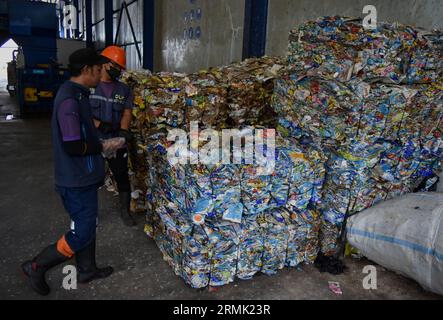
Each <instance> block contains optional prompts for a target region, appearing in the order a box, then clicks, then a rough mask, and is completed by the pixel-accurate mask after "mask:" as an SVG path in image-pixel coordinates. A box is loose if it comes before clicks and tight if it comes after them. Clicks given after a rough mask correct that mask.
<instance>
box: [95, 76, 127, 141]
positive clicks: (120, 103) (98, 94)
mask: <svg viewBox="0 0 443 320" xmlns="http://www.w3.org/2000/svg"><path fill="white" fill-rule="evenodd" d="M130 90H131V89H130V88H129V87H128V86H127V85H125V84H123V83H121V82H119V83H116V85H115V88H114V91H113V92H112V95H111V97H110V98H108V97H107V96H106V95H105V93H104V92H103V91H102V88H101V86H100V84H99V85H98V86H97V88H95V90H94V92H93V93H92V94H91V96H90V101H91V107H92V113H93V115H94V117H95V118H97V119H98V120H100V121H103V122H108V123H112V125H113V127H114V130H115V132H114V133H111V134H108V135H104V134H103V133H101V132H99V136H100V138H102V139H110V138H114V137H117V136H118V130H119V129H120V123H121V120H122V115H123V110H124V107H125V104H126V101H127V99H128V97H129V95H130V93H131V91H130Z"/></svg>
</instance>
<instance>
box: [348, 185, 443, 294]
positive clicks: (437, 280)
mask: <svg viewBox="0 0 443 320" xmlns="http://www.w3.org/2000/svg"><path fill="white" fill-rule="evenodd" d="M347 232H348V241H349V243H350V244H351V245H352V246H354V247H355V248H357V249H359V250H360V251H361V253H362V254H363V255H364V256H366V257H367V258H368V259H370V260H372V261H374V262H376V263H378V264H380V265H381V266H384V267H385V268H387V269H390V270H393V271H396V272H398V273H400V274H402V275H404V276H406V277H409V278H412V279H414V280H416V281H417V282H418V283H420V284H421V285H422V286H423V287H424V288H425V289H427V290H429V291H433V292H435V293H439V294H442V295H443V193H414V194H408V195H406V196H403V197H400V198H397V199H394V200H389V201H386V202H382V203H380V204H378V205H376V206H374V207H372V208H370V209H367V210H365V211H362V212H361V213H359V214H357V215H355V216H353V217H351V218H349V220H348V226H347Z"/></svg>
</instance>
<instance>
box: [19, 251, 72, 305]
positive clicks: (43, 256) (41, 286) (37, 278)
mask: <svg viewBox="0 0 443 320" xmlns="http://www.w3.org/2000/svg"><path fill="white" fill-rule="evenodd" d="M68 260H69V258H68V257H65V256H64V255H62V254H61V253H60V252H58V250H57V245H55V244H53V245H50V246H49V247H46V248H45V249H44V250H43V251H42V252H41V253H40V254H39V255H38V256H36V257H35V258H34V259H33V260H32V261H26V262H25V263H23V264H22V270H23V272H24V274H25V275H26V277H27V278H28V281H29V284H30V285H31V287H32V289H34V291H35V292H37V293H38V294H41V295H42V296H47V295H48V294H49V292H50V291H51V289H50V288H49V286H48V284H47V283H46V279H45V275H46V272H47V271H48V270H49V269H51V268H53V267H55V266H56V265H58V264H61V263H63V262H65V261H68Z"/></svg>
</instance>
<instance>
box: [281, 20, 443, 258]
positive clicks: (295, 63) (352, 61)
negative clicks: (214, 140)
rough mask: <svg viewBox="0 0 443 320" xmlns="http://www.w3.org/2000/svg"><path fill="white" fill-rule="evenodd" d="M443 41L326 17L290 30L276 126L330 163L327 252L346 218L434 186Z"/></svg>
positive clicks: (442, 105)
mask: <svg viewBox="0 0 443 320" xmlns="http://www.w3.org/2000/svg"><path fill="white" fill-rule="evenodd" d="M442 49H443V34H438V33H436V32H435V33H432V32H428V33H425V32H422V31H417V30H415V29H413V28H412V27H409V26H404V25H399V24H380V25H379V26H378V28H377V29H376V30H365V29H364V28H363V26H362V24H361V21H360V20H355V19H346V18H341V17H326V18H322V19H319V20H317V21H313V22H308V23H306V24H303V25H301V26H300V27H299V28H298V29H295V30H293V31H292V32H291V35H290V44H289V51H290V54H289V56H288V62H289V64H290V70H288V71H286V72H285V73H284V74H283V75H282V76H281V77H280V78H279V79H277V81H276V86H275V94H274V97H273V107H274V110H275V111H276V112H277V113H278V114H279V116H280V118H279V123H280V127H282V128H283V131H284V132H285V133H286V134H288V135H291V136H293V137H297V138H301V137H304V138H305V139H310V140H311V141H312V143H313V144H314V145H316V146H317V147H318V148H319V149H321V150H323V151H324V152H325V153H326V154H327V157H328V162H327V164H326V168H327V169H326V170H327V178H326V181H325V185H324V188H323V196H322V201H321V205H320V206H319V209H320V211H321V212H322V215H323V219H324V224H323V228H322V231H324V238H323V239H322V251H323V252H325V253H327V254H328V253H329V254H332V253H334V250H335V249H336V243H337V237H338V233H339V230H340V227H341V224H342V223H343V221H344V219H345V217H346V216H347V215H352V214H354V213H357V212H360V211H362V210H364V209H366V208H369V207H371V206H373V205H374V204H375V203H377V202H379V201H381V200H386V199H390V198H393V197H396V196H399V195H402V194H405V193H408V192H412V191H414V189H415V188H416V187H417V184H419V183H420V182H422V181H423V180H426V179H429V181H428V185H432V182H435V181H436V179H437V178H436V177H437V176H438V172H439V170H440V168H441V160H442V151H443V144H442V139H441V133H442V119H443V90H442V89H443V50H442Z"/></svg>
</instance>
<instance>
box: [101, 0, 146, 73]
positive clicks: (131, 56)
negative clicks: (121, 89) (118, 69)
mask: <svg viewBox="0 0 443 320" xmlns="http://www.w3.org/2000/svg"><path fill="white" fill-rule="evenodd" d="M123 2H125V0H113V9H114V11H118V12H116V13H114V17H113V37H112V38H113V39H115V37H116V33H117V29H118V23H119V17H120V14H121V12H120V9H121V5H122V3H123ZM126 3H127V4H128V12H129V16H130V19H131V21H132V25H133V28H134V33H135V38H136V39H134V35H133V33H132V31H131V27H130V24H129V19H128V15H127V13H126V11H125V10H123V16H122V19H121V24H120V30H119V35H118V40H117V44H118V45H121V46H124V47H125V48H126V54H127V63H128V69H130V70H134V69H141V68H142V63H141V61H140V59H139V56H138V53H137V48H136V46H135V42H136V41H137V42H138V46H139V49H140V53H141V54H142V55H143V1H141V0H138V1H128V0H126ZM92 21H93V24H94V27H93V30H92V33H93V38H92V39H93V41H94V43H95V48H96V49H98V50H101V49H104V48H105V46H106V30H105V2H104V1H93V4H92Z"/></svg>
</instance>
